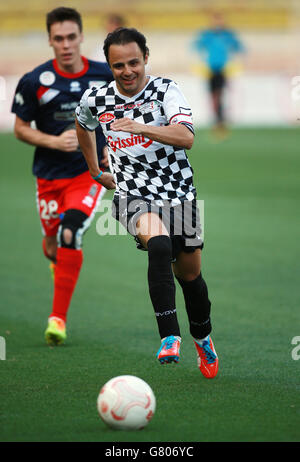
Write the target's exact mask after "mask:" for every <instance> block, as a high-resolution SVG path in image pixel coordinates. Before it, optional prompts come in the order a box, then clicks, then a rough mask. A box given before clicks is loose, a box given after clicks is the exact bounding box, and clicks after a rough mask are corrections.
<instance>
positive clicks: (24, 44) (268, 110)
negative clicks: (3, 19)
mask: <svg viewBox="0 0 300 462" xmlns="http://www.w3.org/2000/svg"><path fill="white" fill-rule="evenodd" d="M144 32H145V35H146V36H147V38H148V44H149V47H150V63H149V66H148V72H149V73H151V74H154V75H163V76H166V77H169V78H173V79H174V80H175V81H176V82H177V83H178V84H179V85H180V87H181V88H182V90H183V92H184V93H185V95H186V96H187V99H188V100H189V101H190V103H191V105H192V109H193V113H194V121H195V124H196V125H197V126H207V125H208V124H210V123H211V119H212V111H211V107H210V103H209V100H208V94H207V91H206V80H205V76H204V72H203V68H202V67H201V65H200V60H199V57H198V56H196V55H195V54H193V52H192V51H191V45H190V44H191V41H192V39H193V37H194V34H195V31H182V30H181V31H178V30H177V31H164V32H162V31H159V30H157V31H155V30H153V29H151V30H145V31H144ZM237 32H238V34H239V36H240V38H241V39H242V41H243V42H244V44H245V46H246V50H247V51H246V53H245V54H244V55H243V56H242V57H241V58H240V59H239V60H237V61H235V62H234V63H233V64H232V66H231V69H230V70H229V85H228V89H227V93H226V108H227V111H228V115H229V119H230V121H231V123H232V124H233V125H236V126H245V125H246V126H247V125H252V126H253V125H258V126H259V125H290V124H292V125H293V124H296V123H299V121H297V113H298V114H299V117H300V108H297V107H296V108H295V102H294V101H293V100H292V98H291V91H292V78H293V77H294V76H296V75H300V69H299V67H298V64H297V63H299V62H300V59H299V47H297V44H298V43H299V32H298V30H296V29H295V30H293V31H290V32H289V33H287V32H286V31H282V30H279V31H272V32H270V31H269V30H268V31H245V30H243V29H240V30H238V31H237ZM104 37H105V35H104V33H103V30H100V31H99V32H94V33H89V34H87V33H86V34H85V41H84V44H83V53H84V54H85V55H86V56H87V57H90V58H93V59H98V57H99V56H100V55H101V44H102V43H103V40H104ZM0 55H1V56H2V59H1V62H0V131H11V130H12V128H13V122H14V116H13V115H12V114H10V106H11V102H12V98H13V93H14V90H15V87H16V84H17V81H18V80H19V78H20V77H21V76H22V75H23V74H24V73H25V72H27V71H29V70H31V69H32V68H34V67H35V66H37V65H39V64H40V63H42V62H44V61H46V60H47V59H50V58H52V50H51V49H50V48H49V46H48V43H47V37H46V35H45V32H37V31H35V32H31V33H26V34H23V35H22V36H21V37H20V36H16V35H11V36H10V37H8V36H3V37H1V36H0ZM297 104H298V103H297Z"/></svg>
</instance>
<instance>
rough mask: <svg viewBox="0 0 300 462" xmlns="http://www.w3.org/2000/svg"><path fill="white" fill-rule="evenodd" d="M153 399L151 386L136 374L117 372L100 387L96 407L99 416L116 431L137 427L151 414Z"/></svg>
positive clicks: (140, 427)
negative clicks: (115, 375)
mask: <svg viewBox="0 0 300 462" xmlns="http://www.w3.org/2000/svg"><path fill="white" fill-rule="evenodd" d="M155 407H156V400H155V396H154V393H153V391H152V389H151V387H150V386H149V385H148V384H147V383H146V382H145V381H144V380H142V379H140V378H139V377H135V376H133V375H120V376H118V377H114V378H113V379H110V380H109V381H108V382H107V383H106V384H105V385H103V387H102V388H101V390H100V393H99V395H98V399H97V409H98V412H99V415H100V417H101V419H102V420H103V421H104V422H105V423H106V424H107V425H108V426H109V427H111V428H114V429H117V430H141V429H142V428H144V427H146V425H147V424H148V423H149V421H150V420H151V418H152V417H153V415H154V412H155Z"/></svg>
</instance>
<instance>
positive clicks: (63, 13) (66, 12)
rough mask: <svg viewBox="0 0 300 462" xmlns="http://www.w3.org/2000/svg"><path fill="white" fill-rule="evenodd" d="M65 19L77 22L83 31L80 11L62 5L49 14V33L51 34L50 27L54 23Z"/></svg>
mask: <svg viewBox="0 0 300 462" xmlns="http://www.w3.org/2000/svg"><path fill="white" fill-rule="evenodd" d="M63 21H74V22H76V24H78V26H79V30H80V32H82V19H81V15H80V13H78V11H77V10H75V9H74V8H66V7H64V6H60V7H59V8H55V9H54V10H52V11H50V12H49V13H48V14H47V17H46V24H47V31H48V34H50V28H51V26H52V24H54V23H56V22H63Z"/></svg>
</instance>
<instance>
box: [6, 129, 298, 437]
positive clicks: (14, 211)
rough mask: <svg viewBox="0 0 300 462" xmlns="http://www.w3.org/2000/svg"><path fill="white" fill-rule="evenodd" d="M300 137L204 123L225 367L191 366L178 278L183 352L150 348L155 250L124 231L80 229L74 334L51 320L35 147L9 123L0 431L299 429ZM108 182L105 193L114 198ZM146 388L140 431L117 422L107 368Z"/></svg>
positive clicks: (208, 257)
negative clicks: (54, 333)
mask: <svg viewBox="0 0 300 462" xmlns="http://www.w3.org/2000/svg"><path fill="white" fill-rule="evenodd" d="M299 138H300V134H299V131H298V130H295V129H288V128H287V129H284V128H281V129H280V128H278V129H236V130H233V132H232V133H231V136H230V137H229V138H228V139H227V140H225V141H223V142H216V141H215V140H213V139H212V138H211V137H210V134H209V133H208V131H206V130H199V131H197V136H196V141H195V144H194V146H193V148H192V150H191V151H190V153H189V158H190V160H191V163H192V165H193V168H194V174H195V183H196V186H197V188H198V198H199V199H203V200H204V201H205V250H204V252H203V262H202V263H203V274H204V277H205V279H206V281H207V284H208V287H209V293H210V298H211V300H212V321H213V339H214V342H215V347H216V350H217V352H218V355H219V358H220V370H219V375H218V376H217V378H215V379H214V380H207V379H205V378H204V377H203V376H202V375H201V373H200V372H199V370H198V369H197V366H196V354H195V350H194V346H193V343H192V340H191V337H190V335H189V331H188V324H187V317H186V313H185V309H184V305H183V297H182V294H181V292H180V289H179V286H177V308H178V317H179V321H180V324H181V330H182V338H183V340H182V349H181V350H182V355H181V359H180V363H179V364H178V365H175V364H170V365H164V366H162V365H160V364H159V363H158V362H157V360H156V359H155V353H156V351H157V349H158V347H159V343H160V339H159V336H158V332H157V327H156V321H155V316H154V313H153V309H152V306H151V303H150V299H149V295H148V290H147V283H146V274H147V258H146V254H145V253H144V252H140V251H137V250H136V249H135V244H134V242H133V240H132V238H131V237H130V236H117V237H116V236H104V237H100V236H99V235H98V234H97V233H96V221H97V219H98V215H96V218H95V221H94V222H93V224H92V227H91V229H90V230H89V231H88V233H87V234H86V236H85V239H84V247H83V248H84V256H85V259H84V265H83V269H82V272H81V275H80V279H79V283H78V286H77V288H76V292H75V295H74V297H73V301H72V305H71V308H70V311H69V318H68V340H67V343H66V345H64V346H62V347H58V348H49V347H48V346H46V345H45V343H44V337H43V335H44V330H45V327H46V321H47V317H48V315H49V313H50V307H51V294H52V280H51V278H50V274H49V271H48V262H47V261H46V260H45V258H44V256H43V253H42V250H41V233H40V224H39V219H38V215H37V212H36V205H35V180H34V178H33V177H32V175H31V162H32V152H33V148H32V147H30V146H28V145H25V144H23V143H21V142H19V141H17V140H15V139H14V137H13V136H12V135H1V136H0V143H1V172H0V174H1V185H0V187H1V194H0V200H1V277H0V284H1V310H0V336H2V337H4V338H5V339H6V349H7V352H6V360H5V361H0V396H1V399H0V441H105V442H116V441H118V442H122V441H126V442H133V441H134V442H140V441H151V442H162V441H170V442H187V441H192V442H202V441H203V442H205V441H209V442H212V441H299V440H300V397H299V396H300V394H299V391H300V387H299V384H300V360H299V361H296V360H293V359H292V355H291V352H292V349H293V345H292V344H291V341H292V339H293V337H295V336H300V322H299V298H300V297H299V227H300V216H299V199H300V185H299V183H300V182H299V171H300V155H299V148H298V147H299ZM111 197H112V195H111V193H109V194H108V195H107V196H106V198H111ZM122 374H132V375H137V376H139V377H141V378H142V379H144V380H146V381H147V382H148V383H149V384H150V386H151V387H152V389H153V391H154V393H155V395H156V399H157V410H156V413H155V416H154V417H153V419H152V421H151V422H150V424H149V425H148V426H147V427H146V428H145V429H144V430H142V431H139V432H135V431H134V432H121V431H114V430H110V429H109V428H107V427H106V426H105V424H104V423H103V422H102V421H101V420H100V419H99V417H98V414H97V411H96V399H97V395H98V392H99V390H100V388H101V386H102V385H103V384H104V383H105V382H106V381H107V380H109V379H110V378H112V377H114V376H117V375H122Z"/></svg>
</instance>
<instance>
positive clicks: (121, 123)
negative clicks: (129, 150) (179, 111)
mask: <svg viewBox="0 0 300 462" xmlns="http://www.w3.org/2000/svg"><path fill="white" fill-rule="evenodd" d="M110 128H111V130H113V131H124V132H128V133H133V134H135V135H144V136H145V137H147V138H149V139H151V140H153V141H158V142H159V143H163V144H168V145H170V146H178V147H181V148H184V149H191V148H192V146H193V142H194V135H193V133H192V132H191V131H190V130H189V129H188V128H187V127H186V126H185V125H182V124H174V125H167V126H164V127H155V126H153V125H145V124H141V123H138V122H135V121H134V120H132V119H129V118H128V117H124V118H122V119H117V120H115V121H114V122H113V123H111V125H110Z"/></svg>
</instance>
